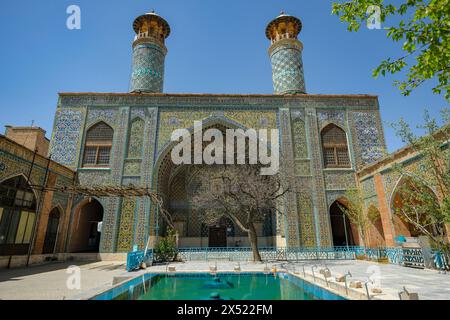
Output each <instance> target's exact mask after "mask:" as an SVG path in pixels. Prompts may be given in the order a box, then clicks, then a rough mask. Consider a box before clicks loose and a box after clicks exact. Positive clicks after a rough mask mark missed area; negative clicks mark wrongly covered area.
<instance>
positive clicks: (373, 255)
mask: <svg viewBox="0 0 450 320" xmlns="http://www.w3.org/2000/svg"><path fill="white" fill-rule="evenodd" d="M259 253H260V255H261V258H262V260H264V261H276V260H280V261H301V260H355V259H356V258H357V257H358V256H363V255H364V256H365V259H369V260H380V259H386V260H387V262H389V263H391V264H397V265H403V266H412V267H419V268H424V267H425V265H426V261H425V259H424V252H423V250H422V249H420V248H401V247H396V248H393V247H392V248H391V247H380V248H365V247H361V246H340V247H332V248H276V247H260V248H259ZM434 253H435V251H432V254H434ZM177 255H178V259H181V260H183V261H208V260H228V261H252V260H253V252H252V249H251V248H250V247H227V248H222V247H221V248H212V247H206V248H179V249H178V250H177ZM152 261H153V251H152V250H148V252H147V255H146V256H145V257H144V250H140V251H134V252H130V253H128V255H127V271H132V270H136V269H138V268H139V266H140V264H141V262H146V263H150V262H152ZM432 267H433V266H432Z"/></svg>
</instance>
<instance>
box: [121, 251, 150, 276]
mask: <svg viewBox="0 0 450 320" xmlns="http://www.w3.org/2000/svg"><path fill="white" fill-rule="evenodd" d="M152 261H153V250H147V254H146V255H145V257H144V250H138V251H132V252H128V254H127V271H128V272H129V271H133V270H136V269H139V266H140V265H141V263H142V262H146V263H148V262H152Z"/></svg>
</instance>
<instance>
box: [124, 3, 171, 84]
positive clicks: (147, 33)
mask: <svg viewBox="0 0 450 320" xmlns="http://www.w3.org/2000/svg"><path fill="white" fill-rule="evenodd" d="M133 29H134V31H135V32H136V37H135V38H134V42H133V67H132V73H131V88H130V91H131V92H149V93H159V92H163V87H164V60H165V57H166V54H167V48H166V46H165V44H164V42H165V39H166V38H167V37H168V36H169V34H170V26H169V24H168V23H167V21H166V20H164V19H163V18H161V17H160V16H159V15H157V14H156V13H154V12H151V13H146V14H144V15H142V16H140V17H138V18H136V20H135V21H134V23H133Z"/></svg>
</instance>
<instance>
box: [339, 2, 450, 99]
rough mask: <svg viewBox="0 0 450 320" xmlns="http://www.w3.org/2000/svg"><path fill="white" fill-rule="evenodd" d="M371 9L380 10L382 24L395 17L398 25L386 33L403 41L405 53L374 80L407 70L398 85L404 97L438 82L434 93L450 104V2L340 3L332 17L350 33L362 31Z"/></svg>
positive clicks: (379, 70) (384, 66)
mask: <svg viewBox="0 0 450 320" xmlns="http://www.w3.org/2000/svg"><path fill="white" fill-rule="evenodd" d="M388 2H396V3H400V4H392V3H388ZM370 6H378V7H379V8H380V20H381V23H382V24H384V23H385V22H386V20H387V19H388V18H389V17H392V19H391V20H390V22H391V21H398V22H397V23H396V25H394V26H389V27H385V28H384V30H387V37H388V38H390V39H391V40H392V41H394V42H400V41H403V46H402V49H403V51H404V54H403V55H402V56H400V57H395V58H387V59H386V60H384V61H382V62H381V63H380V65H379V66H378V67H377V68H376V69H375V70H374V71H373V76H374V77H378V76H379V75H380V74H381V75H383V76H385V75H386V74H395V73H398V72H400V71H402V70H404V69H407V72H406V76H405V79H403V80H401V81H395V82H394V85H395V86H397V87H398V88H399V89H400V90H401V91H402V93H403V94H404V95H406V96H407V95H409V94H410V93H411V92H412V90H414V89H415V88H417V87H419V86H420V85H421V84H422V83H424V82H425V81H427V80H431V79H436V80H437V85H436V86H434V88H433V92H434V93H436V94H441V93H443V94H444V95H445V98H446V99H447V100H450V93H449V89H450V85H449V76H450V42H449V40H450V39H449V38H450V0H404V1H384V0H351V1H339V2H334V3H333V11H332V13H333V14H335V15H337V16H339V17H340V20H341V21H343V22H345V23H347V24H348V27H347V29H348V30H349V31H358V30H359V29H360V27H361V25H362V24H363V23H365V22H367V20H368V19H369V17H370V16H371V13H372V12H370V11H369V12H368V8H369V7H370Z"/></svg>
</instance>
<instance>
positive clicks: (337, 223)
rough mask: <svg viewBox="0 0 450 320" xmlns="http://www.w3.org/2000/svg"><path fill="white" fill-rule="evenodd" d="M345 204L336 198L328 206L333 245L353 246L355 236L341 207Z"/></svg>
mask: <svg viewBox="0 0 450 320" xmlns="http://www.w3.org/2000/svg"><path fill="white" fill-rule="evenodd" d="M341 206H345V205H344V204H343V202H342V201H340V200H336V201H335V202H333V203H332V204H331V206H330V222H331V232H332V236H333V246H335V247H336V246H354V245H355V237H354V235H353V229H352V225H351V223H350V221H349V219H348V218H347V216H346V215H345V214H344V212H343V211H342V209H341Z"/></svg>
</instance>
